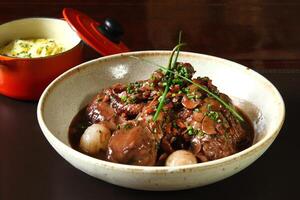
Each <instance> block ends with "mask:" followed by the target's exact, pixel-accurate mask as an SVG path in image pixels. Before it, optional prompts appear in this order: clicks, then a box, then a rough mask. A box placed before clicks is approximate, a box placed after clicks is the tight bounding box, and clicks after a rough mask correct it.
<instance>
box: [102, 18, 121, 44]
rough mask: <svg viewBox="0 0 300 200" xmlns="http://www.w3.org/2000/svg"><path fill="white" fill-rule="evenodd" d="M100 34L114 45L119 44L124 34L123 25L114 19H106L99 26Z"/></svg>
mask: <svg viewBox="0 0 300 200" xmlns="http://www.w3.org/2000/svg"><path fill="white" fill-rule="evenodd" d="M99 30H100V32H101V33H102V34H103V35H104V36H105V37H107V38H108V39H109V40H110V41H112V42H114V43H119V42H120V41H121V37H122V35H123V34H124V30H123V27H122V25H121V24H120V23H119V22H117V21H116V20H114V19H112V18H106V19H105V20H104V22H103V23H102V24H101V25H100V26H99Z"/></svg>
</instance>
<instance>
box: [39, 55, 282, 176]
mask: <svg viewBox="0 0 300 200" xmlns="http://www.w3.org/2000/svg"><path fill="white" fill-rule="evenodd" d="M170 53H171V51H169V50H147V51H133V52H127V53H119V54H114V55H110V56H105V57H101V58H97V59H93V60H90V61H87V62H84V63H82V64H80V65H78V66H76V67H73V68H71V69H69V70H67V71H66V72H64V73H63V74H61V75H60V76H58V77H57V78H56V79H55V80H54V81H52V82H51V83H50V84H49V85H48V86H47V88H46V89H45V90H44V92H43V94H42V95H41V97H40V100H39V102H38V106H37V118H38V122H39V125H40V127H41V129H42V132H43V134H44V136H45V137H46V139H47V140H48V142H50V141H49V140H52V141H53V142H55V144H56V147H58V146H59V148H61V149H63V151H68V152H69V153H70V154H73V156H74V157H77V158H78V157H81V159H84V160H86V161H88V162H91V163H94V164H96V165H102V166H104V167H110V168H115V169H118V170H123V171H127V170H129V171H131V170H135V171H140V172H156V173H157V172H158V173H166V172H179V171H180V172H185V171H186V170H194V169H198V168H210V167H214V166H216V165H220V164H222V165H223V164H225V163H229V162H231V161H232V160H239V159H242V158H243V157H248V156H249V155H251V154H254V153H255V152H256V151H259V147H262V146H268V145H270V144H271V143H272V142H273V140H274V139H275V138H276V136H277V135H278V134H279V132H280V129H281V127H282V125H283V123H284V119H285V104H284V101H283V98H282V96H281V94H280V93H279V91H278V90H277V88H276V87H275V86H274V85H273V84H272V83H271V82H270V81H269V80H268V79H266V78H265V77H264V76H262V75H261V74H259V73H257V72H256V71H254V70H252V69H250V68H248V67H245V66H243V65H241V64H239V63H236V62H233V61H230V60H227V59H224V58H220V57H216V56H211V55H206V54H200V53H194V52H185V51H181V52H180V54H181V55H183V56H193V57H198V56H201V57H203V58H206V59H212V60H215V61H220V62H226V63H228V64H230V66H231V67H232V66H234V67H235V68H244V69H246V70H248V71H251V73H253V74H254V75H255V76H256V77H258V78H259V79H260V80H261V81H264V82H265V83H268V84H269V85H270V86H271V89H272V90H273V92H274V94H275V95H276V96H277V97H278V100H279V102H280V105H281V106H280V107H278V110H279V113H281V116H280V118H279V120H280V123H279V124H278V125H277V126H276V127H274V130H273V132H272V133H271V134H269V135H267V136H264V137H263V138H262V139H261V140H259V141H258V142H256V143H255V144H253V145H252V146H250V147H248V148H246V149H244V150H243V151H240V152H237V153H235V154H232V155H230V156H227V157H224V158H220V159H217V160H212V161H208V162H204V163H197V164H190V165H183V166H137V165H127V164H120V163H113V162H109V161H104V160H100V159H97V158H94V157H91V156H88V155H86V154H83V153H81V152H79V151H77V150H75V149H73V148H72V147H70V146H68V145H66V144H65V143H63V142H62V141H61V140H59V139H58V138H57V137H56V136H54V135H53V134H52V133H51V131H50V130H49V129H48V127H47V126H46V123H45V121H44V116H43V112H42V111H43V109H44V106H45V103H46V101H47V97H48V95H50V93H51V92H52V89H53V88H54V87H55V86H57V84H59V83H60V82H61V81H63V80H64V79H65V78H68V77H69V76H72V75H74V74H76V72H78V71H79V70H81V69H83V68H86V67H89V66H90V64H92V63H95V62H98V61H100V62H101V61H102V62H103V61H106V60H110V59H118V58H120V57H124V56H129V55H135V56H139V57H143V56H149V55H168V54H170ZM51 146H53V147H54V145H53V144H51ZM54 148H55V147H54ZM55 149H56V148H55Z"/></svg>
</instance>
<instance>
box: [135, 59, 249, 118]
mask: <svg viewBox="0 0 300 200" xmlns="http://www.w3.org/2000/svg"><path fill="white" fill-rule="evenodd" d="M130 57H131V58H134V59H137V60H142V61H144V62H146V63H148V64H151V65H154V66H157V67H159V68H161V69H162V70H165V71H168V72H170V73H172V74H177V73H176V72H173V71H172V70H169V69H168V68H167V67H164V66H162V65H159V64H157V63H154V62H152V61H149V60H147V59H143V58H140V57H136V56H130ZM177 75H178V77H180V78H182V79H184V80H186V81H187V82H189V83H191V84H194V85H195V86H197V87H198V88H200V89H201V90H203V91H204V92H206V93H207V94H208V95H210V96H211V97H213V98H215V99H216V100H217V101H219V102H220V103H221V104H222V105H223V106H224V107H225V108H226V109H227V110H229V111H230V112H231V114H232V115H234V116H235V117H236V118H237V119H238V120H240V121H242V122H244V121H245V120H244V119H243V117H242V116H241V115H240V114H239V113H238V112H237V111H236V110H235V109H234V107H233V106H232V105H230V104H228V103H226V102H225V101H224V100H223V99H221V98H220V97H219V96H218V95H216V94H214V93H213V92H211V91H209V89H208V88H207V87H205V86H202V85H199V84H197V83H195V82H193V81H192V80H190V79H189V78H186V77H184V76H181V75H180V74H177Z"/></svg>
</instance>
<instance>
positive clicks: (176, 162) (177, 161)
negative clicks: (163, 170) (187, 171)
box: [166, 150, 197, 166]
mask: <svg viewBox="0 0 300 200" xmlns="http://www.w3.org/2000/svg"><path fill="white" fill-rule="evenodd" d="M196 163H197V158H196V157H195V156H194V154H192V153H191V152H189V151H187V150H177V151H174V152H173V153H172V154H170V155H169V157H168V158H167V160H166V166H181V165H190V164H196Z"/></svg>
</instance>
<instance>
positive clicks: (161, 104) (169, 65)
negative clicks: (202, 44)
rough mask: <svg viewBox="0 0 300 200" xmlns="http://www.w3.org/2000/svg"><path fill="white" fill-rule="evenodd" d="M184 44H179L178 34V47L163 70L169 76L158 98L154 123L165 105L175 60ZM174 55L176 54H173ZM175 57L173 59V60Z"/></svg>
mask: <svg viewBox="0 0 300 200" xmlns="http://www.w3.org/2000/svg"><path fill="white" fill-rule="evenodd" d="M183 45H184V44H182V43H181V32H180V33H179V41H178V45H176V46H175V47H174V49H173V51H172V53H171V56H170V59H169V64H168V68H165V69H164V70H165V71H166V74H165V76H166V77H167V76H169V77H168V80H167V84H166V86H165V90H164V93H163V94H162V96H161V97H160V98H159V104H158V107H157V109H156V112H155V114H154V116H153V121H156V120H157V118H158V115H159V112H160V110H161V109H162V107H163V105H164V103H165V99H166V95H167V93H168V91H169V89H170V85H171V83H172V79H173V73H171V72H173V71H172V69H173V68H174V66H175V65H176V63H177V58H178V55H179V51H180V47H181V46H183ZM175 53H176V54H175ZM174 55H175V58H174V59H173V57H174Z"/></svg>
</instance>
